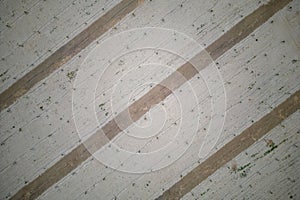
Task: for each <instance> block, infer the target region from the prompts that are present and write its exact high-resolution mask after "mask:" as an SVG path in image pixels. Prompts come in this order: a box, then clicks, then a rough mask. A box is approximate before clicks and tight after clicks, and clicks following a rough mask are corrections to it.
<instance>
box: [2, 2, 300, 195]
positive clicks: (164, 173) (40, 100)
mask: <svg viewBox="0 0 300 200" xmlns="http://www.w3.org/2000/svg"><path fill="white" fill-rule="evenodd" d="M102 3H103V2H102ZM181 4H182V7H181V6H180V5H181ZM229 4H231V5H229ZM76 5H77V4H76ZM76 5H75V6H76ZM97 5H98V6H99V8H100V7H102V6H101V5H102V4H101V3H99V4H97ZM109 5H111V4H109ZM260 5H261V4H258V1H247V2H240V1H229V0H228V1H227V0H226V1H222V2H220V1H206V2H204V1H185V2H181V1H176V2H174V1H173V2H168V1H151V2H148V1H147V2H145V3H144V4H143V5H142V6H140V7H139V8H138V9H137V10H136V11H135V12H134V13H135V15H134V16H133V15H129V16H127V17H126V18H125V19H124V20H123V21H122V22H121V23H120V24H118V26H117V27H116V29H113V30H111V31H109V32H108V33H107V34H105V36H103V37H102V38H101V40H100V42H101V41H103V39H105V38H108V37H109V36H110V35H112V34H115V33H118V32H121V31H123V30H128V29H130V28H135V27H144V26H153V27H155V26H159V27H165V28H172V29H175V30H177V31H180V32H183V33H185V34H187V35H188V36H190V37H192V38H194V39H196V40H197V41H198V42H199V43H200V44H201V45H203V46H204V44H205V45H209V44H210V43H212V42H213V41H214V40H216V39H217V38H218V37H219V36H221V35H222V34H223V32H224V31H225V32H226V30H228V29H230V27H232V26H234V24H236V23H237V22H238V21H239V20H240V19H242V17H241V15H243V16H246V15H247V14H249V13H251V12H252V11H253V10H255V9H257V8H258V7H259V6H260ZM292 5H293V8H295V7H296V6H297V4H296V5H295V2H294V3H292ZM77 6H78V5H77ZM79 7H81V6H79ZM77 9H78V7H77ZM210 10H213V12H211V11H210ZM225 11H226V12H225ZM93 12H95V13H97V11H93ZM104 12H105V11H104ZM34 13H35V12H33V14H34ZM75 13H76V16H75V17H74V16H72V14H75ZM62 14H63V15H66V19H68V18H71V19H72V20H74V21H76V20H79V19H80V20H82V21H81V23H84V22H85V21H86V20H87V19H88V18H82V16H81V15H79V14H78V12H76V8H75V7H72V8H71V7H70V8H69V12H65V13H62ZM77 14H78V15H77ZM98 16H99V15H98ZM98 16H97V17H98ZM97 17H96V16H95V18H92V19H96V18H97ZM59 19H61V20H62V19H65V18H59ZM162 19H164V20H162ZM272 20H274V23H273V24H271V23H270V21H271V20H269V22H268V23H266V24H265V25H263V26H262V27H261V28H259V29H258V30H257V31H255V33H254V34H255V35H254V36H250V37H248V38H247V39H246V40H244V41H243V42H241V43H240V44H238V45H237V46H236V47H234V49H232V50H230V51H229V52H227V53H226V54H225V55H224V56H222V58H220V59H219V60H218V61H217V62H218V63H219V64H218V66H220V71H221V74H222V76H223V79H224V81H225V87H226V92H227V93H226V94H227V107H228V110H227V117H226V123H225V127H224V132H223V134H222V135H221V138H220V139H219V142H218V144H217V148H220V147H221V146H223V145H224V144H226V142H228V141H229V140H230V139H232V138H233V137H234V136H235V135H237V134H239V133H240V132H241V131H242V130H244V129H245V128H247V127H248V126H250V124H251V123H252V122H251V121H252V120H254V121H256V120H258V119H259V118H260V117H262V116H263V115H265V114H266V113H267V112H269V111H270V110H271V109H272V108H274V107H275V106H276V105H278V104H279V103H281V102H282V101H283V100H284V99H285V98H287V97H288V96H289V94H290V93H293V92H295V91H296V90H298V89H299V87H300V86H299V82H298V81H297V80H298V79H297V78H298V77H299V74H300V72H299V61H297V62H296V63H292V60H295V59H296V60H299V43H297V41H298V40H297V38H298V37H297V35H299V34H298V33H297V30H300V28H299V29H297V26H298V27H299V21H298V20H297V10H295V9H291V10H290V9H287V8H285V9H284V10H283V11H280V13H278V14H276V16H275V17H273V18H272ZM53 23H54V24H53V26H58V27H64V28H66V26H65V24H66V23H67V20H65V21H64V20H62V21H60V22H58V21H56V22H53ZM88 23H90V21H88ZM58 24H60V25H58ZM201 24H204V26H203V25H202V27H201ZM72 27H73V26H72ZM74 27H76V25H74ZM84 27H85V26H83V27H82V29H84ZM198 27H199V28H198ZM286 27H289V29H288V32H289V33H290V34H291V35H290V34H286V31H287V29H286ZM50 28H51V27H50V25H49V27H48V26H47V30H48V31H49V30H50ZM82 29H78V31H79V32H80V30H82ZM57 30H61V32H60V33H57V34H58V35H56V36H53V39H52V40H53V41H59V40H57V38H60V37H62V36H63V37H65V35H68V32H66V31H65V30H64V29H57ZM223 30H224V31H223ZM55 31H56V30H55ZM53 33H54V32H53ZM270 33H272V35H271V34H270ZM74 35H75V33H74ZM47 37H48V36H47ZM70 38H71V37H70ZM295 38H296V39H295ZM255 39H258V41H257V42H256V41H255ZM283 40H285V41H286V42H285V43H282V42H281V41H283ZM39 41H40V40H33V41H32V42H33V44H34V45H42V43H40V42H39ZM139 41H140V40H139V38H133V42H132V45H134V44H138V43H139ZM50 44H51V45H52V44H53V43H51V42H50V43H49V44H48V45H50ZM169 44H173V42H171V41H170V40H168V39H166V40H163V45H165V46H167V45H169ZM96 45H97V44H96V43H95V44H91V45H90V46H89V47H88V48H87V49H86V50H84V51H83V52H82V53H81V54H80V56H77V57H75V58H73V59H72V60H71V61H70V62H69V63H67V64H66V65H65V66H64V67H63V68H62V70H58V71H57V72H55V73H53V74H52V75H50V76H49V77H48V78H46V79H45V80H44V81H43V83H44V84H43V83H41V84H38V85H37V86H36V87H34V88H33V89H32V90H30V92H29V93H28V94H26V95H25V96H24V97H21V98H20V99H19V101H18V102H17V103H16V104H14V105H13V106H11V107H10V108H9V109H7V110H5V111H2V113H1V136H0V137H1V142H2V143H3V142H4V144H3V145H1V146H0V148H1V164H0V167H1V170H0V174H1V175H0V176H1V177H0V179H1V180H5V185H1V187H0V188H1V196H0V198H4V197H5V196H6V195H8V194H9V193H11V194H13V193H15V192H16V191H17V190H18V189H20V188H22V187H23V185H24V182H25V181H31V180H33V179H34V178H36V177H37V176H38V175H39V174H40V173H42V172H43V171H45V169H46V168H48V167H50V166H51V165H53V164H54V163H55V162H56V161H57V160H59V159H60V158H62V156H63V155H64V154H67V153H68V152H70V151H71V150H72V149H73V148H74V147H76V146H77V145H78V144H79V142H80V138H79V136H78V134H77V132H76V129H75V126H74V121H73V116H72V87H73V83H74V79H73V80H70V78H69V77H68V76H67V74H68V73H69V72H73V71H76V70H77V69H79V68H80V66H81V63H82V62H83V60H84V58H85V57H86V55H88V53H89V52H90V51H91V50H92V49H94V47H95V46H96ZM24 48H25V46H24ZM34 49H35V48H34ZM116 49H117V46H116V47H114V48H112V49H111V51H114V50H116ZM179 49H181V48H179ZM41 50H43V51H44V50H46V49H44V47H41ZM181 50H182V51H183V50H185V48H182V49H181ZM52 52H53V51H52ZM30 53H33V52H30V51H29V54H28V60H30V61H31V62H32V60H33V59H32V58H33V57H30V56H29V55H30ZM191 53H197V52H191ZM264 53H267V56H265V55H264ZM49 55H50V53H49ZM254 56H256V57H255V58H254V59H252V58H253V57H254ZM25 57H26V59H27V56H25ZM24 59H25V58H24ZM145 60H148V61H153V62H157V61H159V62H168V61H172V62H171V64H172V66H174V67H176V66H177V67H178V66H179V65H180V63H182V61H180V60H178V59H177V58H174V57H171V56H168V55H164V54H161V53H160V54H159V55H158V56H155V55H154V56H153V52H148V53H147V52H146V54H145ZM248 60H250V61H249V62H248ZM15 61H19V59H15ZM125 62H126V64H128V66H130V64H131V63H132V64H136V63H139V62H138V61H137V60H134V59H133V60H130V59H129V60H128V61H125ZM280 62H283V63H280ZM118 64H119V63H116V68H117V69H118ZM121 64H122V63H121ZM100 68H101V67H100ZM246 68H248V70H246ZM1 69H2V68H1ZM22 70H23V69H22ZM22 70H21V69H20V68H16V69H15V71H14V72H13V73H12V74H14V75H17V74H19V76H21V74H22V73H23V71H22ZM210 70H211V68H207V69H205V73H206V74H209V73H212V71H210ZM252 71H253V73H252ZM125 72H126V71H124V73H125ZM168 74H169V71H168V70H163V71H158V70H157V68H156V69H155V68H154V69H152V70H151V69H149V71H147V72H146V73H145V74H141V77H142V78H141V80H142V81H140V82H137V85H136V89H137V88H139V87H141V86H142V85H143V84H144V82H145V80H147V79H148V78H149V77H152V76H153V78H154V79H155V81H159V80H162V79H163V78H165V77H166V76H167V75H168ZM258 74H259V75H258ZM277 74H279V75H277ZM136 75H137V74H133V75H132V77H135V76H136ZM197 77H198V76H196V77H195V78H193V79H192V80H191V81H190V83H191V84H192V85H194V86H195V87H196V94H197V96H198V98H199V99H200V100H201V101H200V103H199V109H200V110H201V112H203V113H201V112H200V113H192V112H191V111H192V108H191V107H190V108H189V109H188V108H186V109H184V110H183V111H184V112H185V113H186V115H187V116H189V117H188V119H191V121H190V124H185V125H187V127H186V128H185V130H189V128H191V129H193V128H194V127H193V124H194V121H193V119H194V118H195V116H199V115H200V123H201V124H202V125H206V124H207V123H208V122H209V119H210V118H209V114H210V98H209V97H208V93H207V90H206V86H205V84H204V82H203V81H202V79H198V78H197ZM115 78H118V77H117V76H115ZM128 80H129V79H128ZM255 81H256V82H255ZM10 83H12V82H10ZM10 83H8V82H7V84H6V86H7V85H9V84H10ZM112 83H113V82H109V81H107V82H103V83H102V84H103V86H105V87H106V88H107V89H109V88H110V87H111V85H112ZM128 83H130V82H128ZM6 86H3V87H6ZM282 86H284V87H283V88H282V89H281V90H279V89H280V88H281V87H282ZM258 88H260V89H258ZM124 89H126V87H124ZM130 89H134V85H132V87H130ZM130 89H129V90H128V91H127V90H125V91H124V90H121V91H119V92H120V93H116V94H115V96H114V98H113V99H115V100H117V102H116V107H117V110H118V111H121V110H122V108H123V109H124V105H125V104H126V103H127V102H126V101H124V99H126V98H128V97H129V95H130V92H131V91H130ZM149 89H150V87H146V88H145V89H144V90H143V91H142V92H141V93H139V92H137V93H136V95H137V96H136V99H137V97H139V96H141V95H142V94H144V93H146V92H147V91H149ZM180 90H181V91H180ZM101 91H102V90H99V91H97V92H99V95H101ZM108 91H109V90H108ZM217 91H219V90H217ZM185 92H188V85H187V84H185V85H184V86H182V87H181V88H180V89H178V90H177V91H176V93H182V95H183V96H188V95H189V94H187V93H185ZM120 94H122V95H123V96H120ZM49 97H51V98H49ZM97 100H99V102H98V101H97V104H96V105H99V104H101V103H103V102H106V101H108V100H109V95H106V96H105V97H103V96H102V97H101V98H100V96H99V99H97ZM188 100H189V99H188V98H186V100H184V101H183V102H181V103H182V104H184V105H188V106H192V104H185V103H186V102H187V101H188ZM240 101H241V102H240ZM262 101H263V103H261V102H262ZM164 104H165V105H164V106H160V107H166V110H168V111H173V112H174V113H172V114H171V113H170V112H168V115H167V124H166V126H165V127H164V130H166V131H165V132H164V133H163V134H162V136H161V137H159V139H158V140H157V139H156V138H155V139H153V140H150V141H148V142H147V143H140V141H135V143H132V142H131V141H130V142H131V143H129V142H127V141H128V139H129V138H128V137H126V136H124V135H122V136H120V137H118V138H116V142H117V143H118V144H119V145H120V146H122V147H123V148H127V149H129V150H132V151H138V150H140V151H141V152H149V151H150V150H153V149H156V148H157V147H160V146H162V145H163V144H164V143H166V142H168V140H169V138H170V137H171V136H172V135H173V134H174V131H175V130H176V126H175V124H174V122H175V121H176V120H178V113H177V111H176V109H173V107H174V106H176V101H175V98H174V96H170V97H168V98H167V99H166V100H165V101H164ZM107 105H108V104H105V105H104V107H105V106H107ZM41 106H43V107H42V108H41ZM176 108H177V107H176ZM98 109H99V108H98ZM155 109H156V108H155ZM155 109H153V111H151V114H154V113H155ZM157 109H158V111H157V113H158V115H160V114H161V113H162V111H161V110H159V108H157ZM7 111H9V112H7ZM105 114H106V112H103V110H101V109H99V110H97V115H98V119H99V126H101V125H103V124H105V122H107V121H108V120H109V119H111V117H112V115H110V114H108V115H107V116H105ZM147 116H149V117H147ZM161 117H163V115H161ZM146 118H150V115H146ZM158 119H160V118H159V117H158ZM143 120H144V119H143V118H142V119H141V120H140V121H138V122H137V123H138V124H142V123H145V121H147V120H144V121H143ZM158 121H159V120H158ZM50 124H51V125H50ZM13 126H14V127H15V128H12V127H13ZM169 127H170V128H169ZM20 128H21V131H19V129H20ZM204 128H206V129H207V127H205V126H201V129H200V132H199V134H198V135H197V137H196V138H195V140H194V141H193V143H192V146H191V148H190V149H189V150H188V151H187V152H186V154H185V155H184V156H183V157H182V158H181V159H180V160H178V161H177V162H175V163H174V164H173V165H171V166H170V167H168V168H165V169H163V170H161V171H157V172H154V173H150V174H144V175H137V174H128V173H123V172H119V171H115V170H112V169H110V168H107V167H105V166H104V165H102V164H100V163H99V162H98V161H97V160H95V159H92V158H91V159H89V160H88V161H86V162H85V163H84V164H82V165H81V166H80V167H78V168H77V169H76V170H74V172H73V173H72V174H69V175H68V176H67V177H65V178H64V179H63V180H61V181H60V182H59V183H58V184H56V185H55V186H53V187H51V188H50V189H49V190H48V191H47V192H46V193H45V194H43V195H42V196H41V197H40V199H62V198H63V199H76V198H77V199H84V198H86V199H95V198H98V199H99V198H101V199H102V198H103V199H112V198H114V197H115V196H116V197H117V198H118V199H119V198H120V199H128V198H130V199H132V198H142V197H143V198H155V197H157V196H158V195H159V194H161V193H162V188H164V189H167V188H168V187H170V186H171V185H172V184H173V183H175V182H176V181H178V180H179V179H180V175H181V174H185V173H187V172H188V171H190V170H191V169H193V168H194V167H195V166H196V165H197V161H198V160H199V159H198V151H199V144H201V141H202V139H203V137H202V136H203V135H204V134H205V130H204ZM128 130H129V131H130V132H133V134H134V132H135V131H136V130H135V131H134V127H129V128H128ZM179 150H180V149H179ZM175 153H176V152H173V154H175ZM168 155H169V156H172V154H167V155H166V160H167V157H168ZM153 161H155V160H151V162H153ZM158 161H159V160H158ZM144 164H147V163H144ZM103 178H105V179H104V180H103ZM1 183H3V181H1Z"/></svg>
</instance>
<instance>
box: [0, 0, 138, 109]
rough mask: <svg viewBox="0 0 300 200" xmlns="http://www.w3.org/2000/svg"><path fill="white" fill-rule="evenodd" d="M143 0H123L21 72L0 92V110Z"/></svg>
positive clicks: (64, 62) (61, 64)
mask: <svg viewBox="0 0 300 200" xmlns="http://www.w3.org/2000/svg"><path fill="white" fill-rule="evenodd" d="M142 2H143V0H123V1H121V2H120V3H119V4H117V5H116V6H115V7H113V8H112V9H111V10H109V11H108V12H107V13H105V14H104V15H103V16H101V17H100V18H99V19H97V20H96V21H95V22H93V23H92V24H91V25H90V26H89V27H87V28H86V29H85V30H83V31H82V32H81V33H79V34H78V35H77V36H75V37H74V38H73V39H71V40H70V41H69V42H67V43H66V44H65V45H63V46H62V47H60V48H59V49H58V50H57V51H55V52H54V53H53V54H52V55H50V56H49V57H48V58H47V59H46V60H44V61H43V62H42V63H40V64H39V65H38V66H37V67H35V68H34V69H32V70H31V71H30V72H28V73H27V74H25V75H24V76H23V77H22V78H20V79H19V80H17V81H16V82H15V83H13V84H12V85H11V86H10V87H9V88H8V89H6V90H5V91H4V92H2V93H1V94H0V111H2V110H4V109H5V108H8V107H9V106H10V105H12V104H13V103H14V102H15V101H17V99H18V98H20V97H21V96H23V95H24V94H26V93H27V92H28V91H29V90H30V89H31V88H32V87H34V86H35V85H36V84H37V83H38V82H40V81H41V80H43V79H44V78H46V77H47V76H49V75H50V74H51V73H53V72H54V71H55V70H57V69H59V68H60V67H62V66H63V65H64V64H66V63H67V62H68V61H69V60H71V59H72V58H73V57H74V56H75V55H77V54H78V53H79V52H80V51H82V50H83V49H84V48H86V47H87V46H88V45H89V44H91V43H92V42H93V41H95V40H96V39H97V38H99V37H100V36H102V35H103V34H104V33H105V32H107V31H108V30H109V29H110V28H112V27H113V26H114V25H116V24H117V23H118V22H119V21H121V19H122V18H124V17H125V16H126V15H127V14H128V13H130V12H131V11H133V10H134V9H135V8H137V7H138V6H139V5H140V4H141V3H142Z"/></svg>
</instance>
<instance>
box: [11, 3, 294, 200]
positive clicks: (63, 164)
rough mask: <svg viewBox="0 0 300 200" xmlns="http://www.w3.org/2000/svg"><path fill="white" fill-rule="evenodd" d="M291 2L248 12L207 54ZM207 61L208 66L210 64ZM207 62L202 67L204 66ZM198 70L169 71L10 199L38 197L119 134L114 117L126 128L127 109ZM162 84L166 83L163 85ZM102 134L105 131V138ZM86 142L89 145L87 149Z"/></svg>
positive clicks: (135, 111)
mask: <svg viewBox="0 0 300 200" xmlns="http://www.w3.org/2000/svg"><path fill="white" fill-rule="evenodd" d="M291 1H292V0H271V1H270V2H268V3H267V4H265V5H262V6H261V7H259V8H258V9H257V10H255V11H254V12H252V13H251V14H250V15H248V16H247V17H245V18H244V19H242V20H241V21H240V22H239V23H237V24H236V25H235V26H233V27H232V28H231V29H230V30H229V31H227V32H226V33H225V34H224V35H222V36H221V37H220V38H218V39H217V40H216V41H215V42H213V43H212V44H211V45H209V46H208V47H207V48H206V51H207V52H208V53H209V54H210V56H211V57H212V59H213V60H216V59H217V58H219V57H220V56H222V55H223V54H224V53H225V52H226V51H227V50H229V49H231V48H232V47H233V46H234V45H236V44H237V43H239V42H240V41H242V40H243V39H244V38H246V37H247V36H248V35H249V34H250V33H251V32H253V31H254V30H255V29H257V28H258V27H259V26H261V25H262V24H263V23H265V22H266V21H267V20H268V19H269V18H270V17H272V16H273V15H274V14H275V13H276V12H277V11H279V10H280V9H282V8H283V7H284V6H285V5H287V4H288V3H289V2H291ZM202 55H203V51H202V52H200V53H199V54H197V55H196V56H195V57H194V58H192V59H191V60H193V59H194V60H196V61H197V60H201V59H199V57H201V56H202ZM206 64H207V65H208V64H209V63H206ZM207 65H205V66H202V67H206V66H207ZM198 70H199V69H198ZM198 70H197V69H195V68H194V67H193V66H192V64H191V63H190V62H187V63H185V64H184V65H182V66H181V67H179V68H178V69H177V70H176V71H175V72H174V73H172V74H171V75H170V76H169V77H167V78H166V79H165V80H164V81H162V83H163V84H158V85H156V86H155V87H154V88H152V89H151V90H150V91H149V92H148V93H147V94H145V95H144V96H143V97H141V98H140V99H139V100H137V101H135V102H134V103H133V104H132V105H131V106H129V107H128V108H126V109H125V110H124V111H123V112H121V113H120V114H118V115H117V116H116V117H115V118H114V119H112V120H111V121H109V122H108V123H107V124H105V125H104V126H103V127H102V128H101V129H100V130H99V131H97V132H96V133H95V134H93V135H92V136H91V137H89V138H88V139H87V141H85V142H84V143H82V144H80V145H79V146H77V147H76V148H75V149H73V150H72V151H71V152H70V153H69V154H67V155H66V156H65V157H63V158H62V159H61V160H59V161H58V162H57V163H55V164H54V165H53V166H52V167H50V168H48V169H47V170H46V171H45V172H44V173H42V174H41V175H40V176H39V177H37V178H36V179H35V180H33V181H32V182H30V183H29V184H27V185H26V186H24V187H23V188H22V189H21V190H19V191H18V192H17V193H16V194H15V195H14V196H13V197H12V198H11V199H35V198H37V197H38V196H39V195H41V194H42V193H43V192H44V191H45V190H47V189H48V188H49V187H51V186H52V185H53V184H55V183H56V182H58V181H60V180H61V179H62V178H63V177H64V176H66V175H67V174H68V173H70V172H71V171H72V170H74V169H76V168H77V167H78V166H79V165H80V164H81V163H82V162H84V161H85V160H86V159H88V158H89V157H90V156H91V153H94V152H95V151H97V150H98V149H99V148H101V147H102V146H103V145H105V144H106V143H107V138H108V139H110V140H111V139H113V138H114V137H115V136H116V135H117V134H118V133H120V132H121V131H122V130H121V128H120V127H119V126H118V124H117V122H116V120H117V121H118V122H120V120H124V121H125V125H124V126H123V127H122V128H124V127H128V126H129V125H130V124H131V123H132V121H130V120H128V115H127V113H128V112H129V113H130V116H131V117H132V120H133V121H136V120H138V119H139V118H140V117H141V116H143V115H144V114H145V113H146V112H148V111H149V110H150V109H151V107H152V106H154V105H156V104H158V103H159V102H161V101H162V100H163V99H165V98H166V97H167V96H169V95H170V94H171V93H172V91H171V90H169V89H167V88H172V90H175V89H176V88H178V87H180V86H181V85H183V84H184V83H185V81H187V80H189V79H191V78H192V77H193V76H194V75H196V74H197V73H198ZM178 72H179V73H180V74H182V75H183V77H185V78H186V80H185V81H183V80H181V79H180V80H177V79H176V78H177V77H178V76H177V73H178ZM173 79H175V80H173ZM168 84H169V85H168ZM170 84H171V85H170ZM163 85H165V87H164V86H163ZM168 86H170V87H168ZM102 133H104V134H105V135H106V137H107V138H104V137H103V135H102ZM85 145H87V146H89V148H88V149H89V151H88V149H87V147H86V146H85ZM90 152H91V153H90Z"/></svg>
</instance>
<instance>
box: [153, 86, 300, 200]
mask: <svg viewBox="0 0 300 200" xmlns="http://www.w3.org/2000/svg"><path fill="white" fill-rule="evenodd" d="M298 109H300V90H299V91H297V92H296V93H294V94H293V95H292V96H290V97H289V98H288V99H287V100H285V101H284V102H283V103H281V104H280V105H279V106H277V107H276V108H275V109H274V110H273V111H271V112H270V113H269V114H267V115H265V116H264V117H263V118H261V119H260V120H259V121H257V122H255V123H254V124H253V125H251V126H250V127H249V128H247V129H246V130H244V131H243V132H242V133H241V134H240V135H238V136H237V137H235V138H234V139H233V140H231V141H230V142H229V143H227V144H226V145H225V146H224V147H222V148H221V149H219V150H218V151H217V152H216V153H214V154H213V155H212V156H210V157H209V158H208V159H207V160H205V161H204V162H203V163H201V164H200V165H198V166H197V167H196V168H195V169H193V170H192V171H191V172H190V173H188V174H187V175H186V176H184V177H183V178H182V179H181V180H180V181H179V182H177V183H176V184H174V185H173V186H172V187H171V188H170V189H168V190H166V191H165V192H164V193H163V195H162V196H160V197H158V198H157V199H159V200H161V199H174V200H176V199H180V198H181V197H183V196H184V195H185V194H187V193H188V192H189V191H191V190H192V189H193V188H194V187H196V186H197V185H199V184H200V183H201V182H202V181H204V180H205V179H206V178H207V177H209V176H210V175H212V174H213V173H214V172H215V171H217V170H218V169H219V168H220V167H222V166H223V165H225V164H226V163H227V162H229V161H230V160H232V159H233V158H234V157H236V156H237V155H238V154H240V153H241V152H242V151H244V150H245V149H247V148H248V147H249V146H250V145H252V144H253V143H255V142H256V141H257V140H258V139H260V138H261V137H263V136H264V135H265V134H266V133H268V132H269V131H270V130H272V129H273V128H274V127H276V126H277V125H278V124H280V123H281V122H282V121H283V120H285V119H286V118H287V117H288V116H290V115H291V114H293V113H294V112H296V111H297V110H298Z"/></svg>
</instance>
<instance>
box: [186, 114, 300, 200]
mask: <svg viewBox="0 0 300 200" xmlns="http://www.w3.org/2000/svg"><path fill="white" fill-rule="evenodd" d="M299 120H300V112H299V111H297V112H296V113H294V114H293V115H291V116H290V117H289V118H288V119H286V120H285V121H283V122H282V123H281V124H280V125H278V126H277V127H275V128H274V129H273V130H272V131H270V132H269V133H268V134H267V135H265V136H264V138H262V139H260V140H259V141H258V142H256V143H255V144H254V145H252V146H251V147H250V148H248V149H247V150H245V151H244V152H242V153H240V154H239V155H238V156H237V157H236V158H234V160H233V161H232V162H229V163H228V164H226V165H225V166H223V167H222V168H220V169H219V170H217V171H216V172H215V173H214V174H213V175H211V176H210V177H208V178H207V179H206V180H205V181H203V182H202V183H201V184H199V185H198V186H197V187H195V188H194V189H193V190H192V191H191V192H190V193H188V194H186V195H185V196H184V197H183V198H182V199H185V200H188V199H222V198H224V199H299V195H300V193H299V187H300V183H299V181H298V180H299V178H300V177H299V176H300V168H299V166H300V159H299V154H300V150H299V141H300V140H299V136H300V126H299ZM269 140H272V141H273V142H274V144H275V145H277V148H275V149H274V150H272V151H270V150H271V149H272V147H269V146H268V145H267V142H266V141H269ZM234 165H236V166H237V170H235V171H234V170H232V167H233V166H234ZM245 166H246V167H245Z"/></svg>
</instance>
